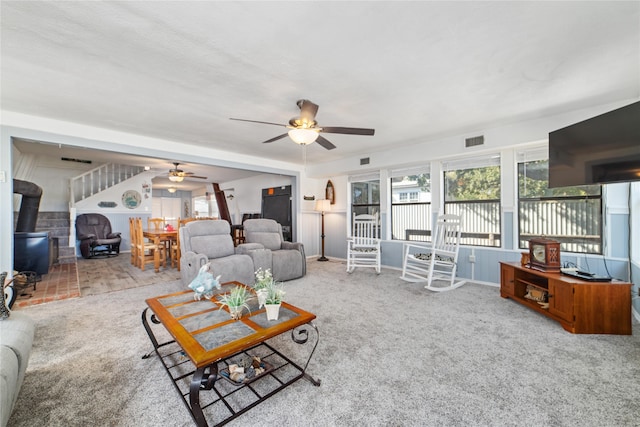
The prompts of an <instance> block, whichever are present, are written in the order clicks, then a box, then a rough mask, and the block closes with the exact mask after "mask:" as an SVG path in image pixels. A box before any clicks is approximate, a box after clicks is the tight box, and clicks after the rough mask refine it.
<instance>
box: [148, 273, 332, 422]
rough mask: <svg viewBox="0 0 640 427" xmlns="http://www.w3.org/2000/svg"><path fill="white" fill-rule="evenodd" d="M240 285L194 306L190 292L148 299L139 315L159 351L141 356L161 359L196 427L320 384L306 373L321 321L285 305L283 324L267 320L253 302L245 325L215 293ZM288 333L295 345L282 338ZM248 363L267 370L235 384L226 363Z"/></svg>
mask: <svg viewBox="0 0 640 427" xmlns="http://www.w3.org/2000/svg"><path fill="white" fill-rule="evenodd" d="M236 285H240V283H237V282H229V283H224V284H222V289H221V290H219V291H216V292H217V294H216V295H214V296H213V298H211V300H206V299H202V300H200V301H197V300H195V299H194V293H193V292H192V291H190V290H189V291H183V292H177V293H174V294H169V295H163V296H159V297H155V298H150V299H148V300H146V303H147V305H148V308H145V309H144V310H143V312H142V324H143V326H144V328H145V330H146V331H147V335H149V339H150V340H151V343H152V344H153V347H154V351H153V352H151V353H149V354H146V355H145V356H143V358H148V357H150V356H151V355H153V353H154V352H155V353H156V354H157V355H158V357H159V358H160V360H161V361H162V364H163V365H164V367H165V370H166V371H167V373H168V374H169V377H170V378H171V380H172V382H173V384H174V385H175V387H176V390H177V391H178V393H180V395H181V396H182V400H183V402H184V404H185V405H186V407H187V409H188V410H189V412H190V413H191V416H192V417H193V419H194V421H195V422H196V424H197V425H199V426H208V425H209V423H208V422H207V419H209V420H211V421H212V424H214V425H223V424H226V423H227V422H229V421H231V420H232V419H234V418H236V417H237V416H239V415H240V414H243V413H245V412H246V411H248V410H249V409H251V408H252V407H254V406H256V405H257V404H259V403H260V402H262V401H263V400H265V399H267V398H269V397H271V396H273V395H274V394H276V393H277V392H279V391H280V390H282V389H283V388H285V387H287V386H289V385H291V384H292V383H294V382H295V381H297V380H299V379H301V378H305V379H307V380H308V381H310V382H311V383H312V384H314V385H316V386H319V385H320V381H319V380H316V379H313V378H312V377H311V376H310V375H308V374H307V373H306V369H307V366H308V365H309V361H310V360H311V357H312V356H313V353H314V351H315V349H316V347H317V345H318V340H319V333H318V329H317V328H316V326H315V325H314V324H313V320H314V319H315V318H316V316H315V315H314V314H312V313H309V312H307V311H304V310H301V309H299V308H297V307H295V306H293V305H291V304H287V303H285V302H283V303H282V306H281V308H280V314H279V316H278V320H267V316H266V313H265V309H264V307H263V308H261V309H259V308H258V300H257V298H254V299H252V300H250V301H249V303H248V305H249V308H250V313H247V311H246V309H245V311H244V312H243V316H242V318H241V319H240V320H233V319H231V316H230V315H229V312H228V309H227V307H223V308H222V309H220V303H219V302H218V299H217V296H218V295H220V294H224V293H227V292H229V291H230V290H231V289H233V288H234V287H235V286H236ZM249 289H251V288H249ZM252 292H253V291H252ZM149 309H150V310H151V312H150V311H149ZM288 331H291V340H287V339H284V338H285V337H284V336H283V334H284V333H285V332H288ZM267 340H268V342H267ZM299 349H302V351H299ZM285 353H286V354H287V355H288V356H285ZM299 353H303V354H307V355H308V356H306V361H304V359H305V357H303V361H302V362H299V359H300V356H299ZM247 360H259V361H260V362H261V366H262V368H266V369H265V370H264V372H262V373H260V374H259V375H256V376H253V377H251V378H245V379H244V380H241V381H239V382H236V381H234V380H233V379H231V378H230V377H229V371H230V370H229V365H234V364H236V365H237V364H240V365H241V364H242V363H243V362H246V361H247ZM294 360H296V361H294ZM203 392H204V393H203Z"/></svg>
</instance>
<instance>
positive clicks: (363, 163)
mask: <svg viewBox="0 0 640 427" xmlns="http://www.w3.org/2000/svg"><path fill="white" fill-rule="evenodd" d="M368 164H369V158H368V157H364V158H362V159H360V165H361V166H362V165H368Z"/></svg>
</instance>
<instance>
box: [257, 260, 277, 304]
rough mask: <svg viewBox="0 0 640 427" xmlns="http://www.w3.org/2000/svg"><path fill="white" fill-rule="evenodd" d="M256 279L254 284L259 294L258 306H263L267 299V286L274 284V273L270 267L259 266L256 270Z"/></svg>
mask: <svg viewBox="0 0 640 427" xmlns="http://www.w3.org/2000/svg"><path fill="white" fill-rule="evenodd" d="M255 276H256V281H255V283H254V285H253V289H254V290H255V291H256V295H257V296H258V308H262V306H263V305H264V302H265V300H266V299H267V288H268V287H269V286H270V285H271V284H273V275H272V274H271V270H270V269H268V268H267V269H266V270H263V269H262V268H259V269H258V270H257V271H256V272H255Z"/></svg>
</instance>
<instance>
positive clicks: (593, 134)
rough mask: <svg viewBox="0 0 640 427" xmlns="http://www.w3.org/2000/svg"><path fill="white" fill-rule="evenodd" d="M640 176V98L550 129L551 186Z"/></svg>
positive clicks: (626, 180) (567, 185) (584, 183)
mask: <svg viewBox="0 0 640 427" xmlns="http://www.w3.org/2000/svg"><path fill="white" fill-rule="evenodd" d="M639 180H640V102H635V103H633V104H630V105H627V106H625V107H622V108H618V109H616V110H613V111H609V112H608V113H604V114H601V115H599V116H596V117H593V118H591V119H587V120H584V121H582V122H579V123H576V124H573V125H571V126H567V127H565V128H562V129H558V130H555V131H553V132H549V187H550V188H556V187H570V186H575V185H590V184H607V183H613V182H629V181H639Z"/></svg>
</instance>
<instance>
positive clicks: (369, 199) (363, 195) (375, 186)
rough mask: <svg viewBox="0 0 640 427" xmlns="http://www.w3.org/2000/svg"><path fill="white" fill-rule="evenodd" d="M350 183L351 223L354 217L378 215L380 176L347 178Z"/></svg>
mask: <svg viewBox="0 0 640 427" xmlns="http://www.w3.org/2000/svg"><path fill="white" fill-rule="evenodd" d="M349 182H351V222H353V217H354V216H356V215H362V214H369V215H378V216H379V215H380V175H379V174H377V173H376V174H370V175H358V176H352V177H349Z"/></svg>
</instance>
